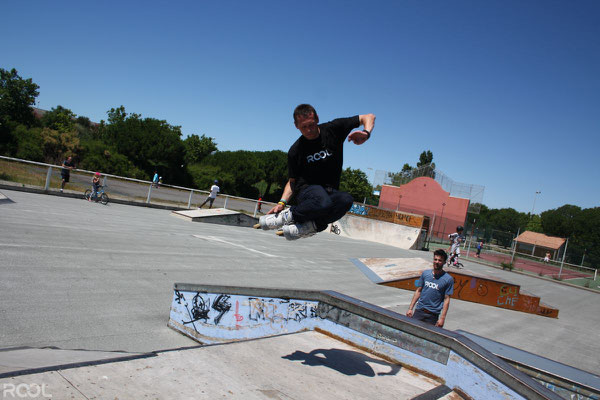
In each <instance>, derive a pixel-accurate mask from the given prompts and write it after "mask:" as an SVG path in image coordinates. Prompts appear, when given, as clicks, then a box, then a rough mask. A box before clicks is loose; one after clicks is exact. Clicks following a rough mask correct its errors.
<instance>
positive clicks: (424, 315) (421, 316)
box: [413, 308, 440, 325]
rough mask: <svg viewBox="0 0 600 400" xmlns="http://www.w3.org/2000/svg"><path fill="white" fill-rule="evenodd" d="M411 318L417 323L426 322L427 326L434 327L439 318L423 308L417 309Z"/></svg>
mask: <svg viewBox="0 0 600 400" xmlns="http://www.w3.org/2000/svg"><path fill="white" fill-rule="evenodd" d="M413 318H414V319H416V320H418V321H423V322H427V323H428V324H431V325H435V323H436V322H437V321H438V318H440V314H435V313H432V312H430V311H427V310H425V309H424V308H417V309H416V310H415V312H414V313H413Z"/></svg>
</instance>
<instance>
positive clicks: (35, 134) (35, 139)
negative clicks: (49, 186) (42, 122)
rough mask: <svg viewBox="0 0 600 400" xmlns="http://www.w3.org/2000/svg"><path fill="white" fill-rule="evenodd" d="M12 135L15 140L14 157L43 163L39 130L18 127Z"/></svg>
mask: <svg viewBox="0 0 600 400" xmlns="http://www.w3.org/2000/svg"><path fill="white" fill-rule="evenodd" d="M14 135H15V137H16V138H17V152H16V154H15V157H17V158H22V159H24V160H31V161H40V162H43V161H45V160H44V151H43V140H42V134H41V128H37V127H33V128H28V127H26V126H25V125H18V126H17V128H16V129H15V131H14Z"/></svg>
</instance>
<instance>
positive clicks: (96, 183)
mask: <svg viewBox="0 0 600 400" xmlns="http://www.w3.org/2000/svg"><path fill="white" fill-rule="evenodd" d="M99 189H100V172H96V173H95V174H94V177H93V178H92V195H91V196H90V198H89V199H88V200H89V201H92V199H94V200H96V197H97V196H98V190H99Z"/></svg>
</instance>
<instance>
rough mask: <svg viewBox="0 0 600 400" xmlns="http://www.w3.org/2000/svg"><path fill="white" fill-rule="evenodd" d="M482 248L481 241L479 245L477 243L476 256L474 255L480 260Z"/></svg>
mask: <svg viewBox="0 0 600 400" xmlns="http://www.w3.org/2000/svg"><path fill="white" fill-rule="evenodd" d="M482 248H483V240H480V241H479V243H477V254H475V257H477V258H481V249H482Z"/></svg>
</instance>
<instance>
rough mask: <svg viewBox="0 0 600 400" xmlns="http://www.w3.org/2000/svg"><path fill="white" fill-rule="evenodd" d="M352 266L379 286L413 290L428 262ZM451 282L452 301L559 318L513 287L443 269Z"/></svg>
mask: <svg viewBox="0 0 600 400" xmlns="http://www.w3.org/2000/svg"><path fill="white" fill-rule="evenodd" d="M352 261H353V262H354V264H355V265H356V266H357V267H359V268H360V269H361V271H363V273H365V275H367V277H369V278H370V279H371V280H372V281H373V282H375V283H377V284H378V285H384V286H391V287H395V288H398V289H406V290H413V291H414V290H416V289H417V286H416V281H417V279H419V277H420V276H421V273H422V272H423V271H424V270H426V269H431V268H432V266H431V261H426V260H424V259H422V258H361V259H354V260H352ZM445 271H446V272H448V273H449V274H450V275H451V276H452V277H453V278H454V294H452V296H451V297H452V298H454V299H459V300H465V301H470V302H473V303H480V304H485V305H488V306H494V307H499V308H506V309H509V310H514V311H521V312H526V313H530V314H537V315H541V316H543V317H550V318H558V309H557V308H554V307H552V306H549V305H547V304H544V303H542V302H541V301H540V298H539V297H538V296H536V295H534V294H531V293H527V292H525V291H523V290H521V287H520V286H519V285H516V284H514V283H510V282H506V281H502V280H499V279H497V278H490V277H487V276H484V275H481V274H478V273H477V272H474V271H471V270H468V269H460V270H457V269H454V268H450V269H445Z"/></svg>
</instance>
